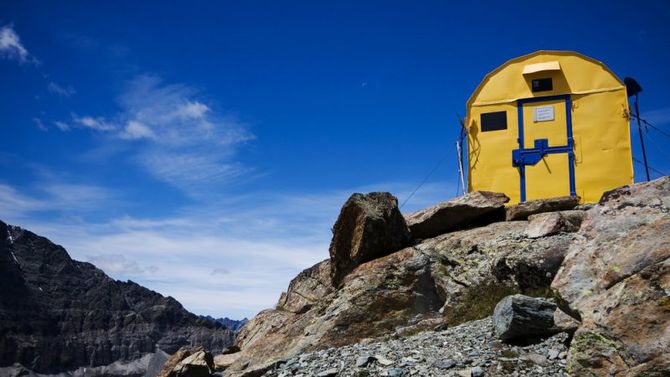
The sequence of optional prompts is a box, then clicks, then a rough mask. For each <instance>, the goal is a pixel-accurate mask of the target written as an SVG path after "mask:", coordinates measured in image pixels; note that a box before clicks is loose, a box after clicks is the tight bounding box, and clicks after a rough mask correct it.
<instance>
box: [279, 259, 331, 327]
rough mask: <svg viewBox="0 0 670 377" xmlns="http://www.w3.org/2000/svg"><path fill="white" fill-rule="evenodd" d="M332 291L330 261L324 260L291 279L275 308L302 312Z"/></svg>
mask: <svg viewBox="0 0 670 377" xmlns="http://www.w3.org/2000/svg"><path fill="white" fill-rule="evenodd" d="M332 292H333V286H332V283H331V267H330V261H329V260H325V261H323V262H321V263H317V264H316V265H314V266H312V267H311V268H308V269H306V270H304V271H302V272H301V273H300V274H298V276H296V277H295V278H294V279H293V280H291V283H290V284H289V286H288V289H287V291H286V292H285V293H282V295H281V297H280V298H279V302H278V303H277V309H281V310H286V311H288V312H292V313H298V314H299V313H304V312H306V311H307V310H309V309H310V308H311V307H312V306H314V304H316V303H318V302H319V300H321V299H322V298H323V297H325V296H327V295H328V294H330V293H332Z"/></svg>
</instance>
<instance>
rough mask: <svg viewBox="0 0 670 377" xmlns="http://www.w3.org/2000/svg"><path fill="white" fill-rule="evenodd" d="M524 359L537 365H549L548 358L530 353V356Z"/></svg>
mask: <svg viewBox="0 0 670 377" xmlns="http://www.w3.org/2000/svg"><path fill="white" fill-rule="evenodd" d="M524 359H525V360H529V361H532V362H533V363H535V364H537V365H547V358H546V357H544V356H542V355H540V354H537V353H529V354H528V355H526V356H524Z"/></svg>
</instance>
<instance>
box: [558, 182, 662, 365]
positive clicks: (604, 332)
mask: <svg viewBox="0 0 670 377" xmlns="http://www.w3.org/2000/svg"><path fill="white" fill-rule="evenodd" d="M552 288H553V290H554V291H555V293H556V295H557V296H558V298H559V304H560V305H561V306H562V307H563V308H564V309H566V310H569V311H571V313H572V314H573V315H574V316H575V317H577V318H580V319H581V322H582V325H581V326H580V328H579V329H578V330H577V332H576V333H575V337H574V340H573V342H572V343H571V347H570V354H569V358H568V364H569V367H570V368H571V370H572V372H573V373H574V374H575V375H603V376H604V375H624V374H625V375H654V374H653V373H652V371H654V370H655V371H663V370H665V371H667V370H670V361H669V360H668V357H667V350H668V349H670V295H669V294H668V292H670V178H668V177H664V178H661V179H658V180H656V181H652V182H648V183H643V184H637V185H632V186H625V187H622V188H619V189H616V190H613V191H610V192H608V193H606V194H605V195H603V199H602V200H601V202H600V205H598V206H595V207H594V208H592V209H591V210H589V211H588V213H587V217H586V219H585V220H584V222H583V223H582V227H581V230H580V232H579V233H578V236H577V238H576V241H575V242H573V243H572V245H571V246H570V249H569V251H568V255H567V256H566V258H565V261H564V263H563V265H562V267H561V269H560V270H559V272H558V274H557V275H556V278H555V279H554V281H553V283H552Z"/></svg>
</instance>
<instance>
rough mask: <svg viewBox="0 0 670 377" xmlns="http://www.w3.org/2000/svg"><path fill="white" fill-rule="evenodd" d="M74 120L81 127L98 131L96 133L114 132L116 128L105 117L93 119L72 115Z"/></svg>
mask: <svg viewBox="0 0 670 377" xmlns="http://www.w3.org/2000/svg"><path fill="white" fill-rule="evenodd" d="M72 120H73V121H74V122H75V123H76V124H79V125H81V126H84V127H87V128H90V129H93V130H96V131H102V132H105V131H114V130H115V129H116V126H115V125H114V124H112V123H109V122H107V121H106V120H105V118H103V117H95V118H94V117H91V116H83V117H79V116H77V115H76V114H72Z"/></svg>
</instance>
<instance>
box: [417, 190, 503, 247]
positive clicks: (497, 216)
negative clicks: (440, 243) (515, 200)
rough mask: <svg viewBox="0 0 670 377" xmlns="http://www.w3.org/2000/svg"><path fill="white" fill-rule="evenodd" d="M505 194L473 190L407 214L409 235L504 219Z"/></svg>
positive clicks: (426, 235)
mask: <svg viewBox="0 0 670 377" xmlns="http://www.w3.org/2000/svg"><path fill="white" fill-rule="evenodd" d="M508 201H509V198H508V197H507V196H506V195H505V194H500V193H495V192H488V191H475V192H472V193H469V194H466V195H464V196H461V197H458V198H456V199H453V200H450V201H447V202H442V203H440V204H437V205H435V206H432V207H429V208H426V209H423V210H421V211H417V212H414V213H411V214H409V215H407V218H406V219H407V224H408V225H409V228H410V231H411V232H412V236H413V237H414V238H416V239H426V238H431V237H435V236H438V235H440V234H444V233H447V232H449V231H453V230H457V229H463V228H466V227H470V226H482V225H486V224H490V223H493V222H496V221H503V220H505V207H504V205H505V203H507V202H508Z"/></svg>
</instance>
